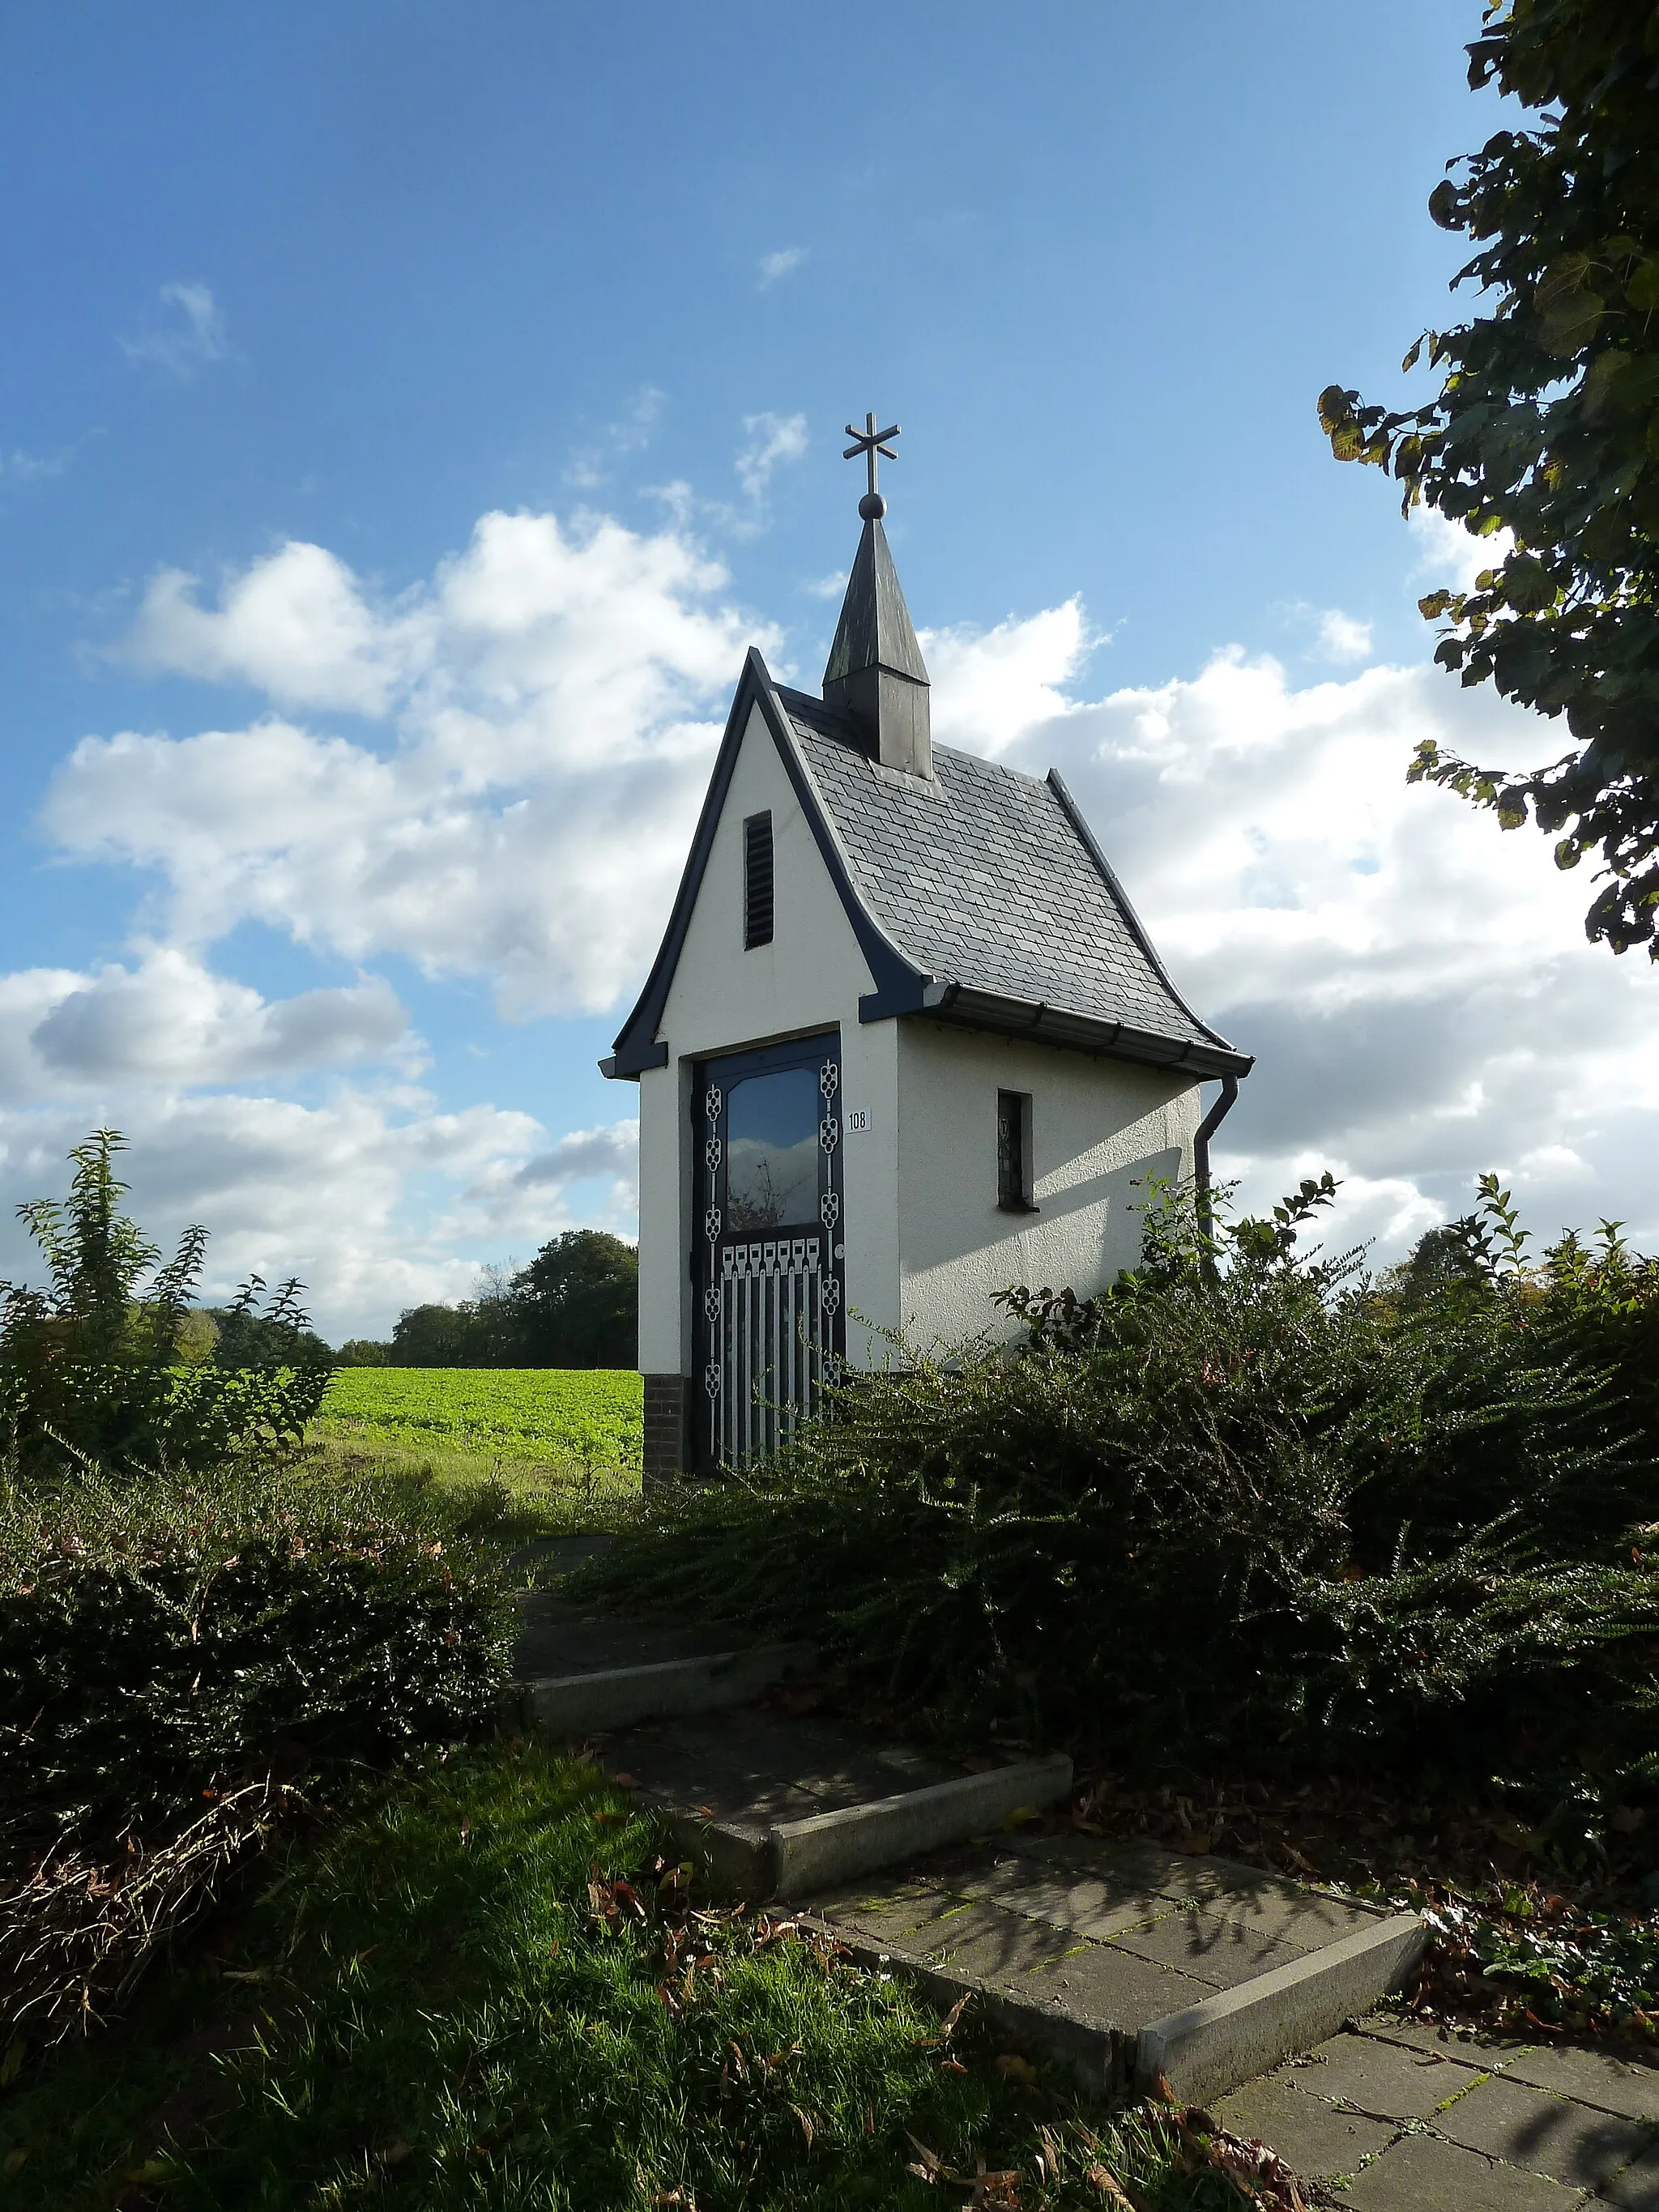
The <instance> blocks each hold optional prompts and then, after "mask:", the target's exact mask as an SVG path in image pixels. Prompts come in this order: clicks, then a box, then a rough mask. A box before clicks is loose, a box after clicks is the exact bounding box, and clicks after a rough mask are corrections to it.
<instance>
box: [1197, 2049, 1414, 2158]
mask: <svg viewBox="0 0 1659 2212" xmlns="http://www.w3.org/2000/svg"><path fill="white" fill-rule="evenodd" d="M1211 2109H1212V2111H1213V2112H1214V2114H1215V2117H1216V2118H1217V2119H1218V2120H1219V2121H1220V2122H1221V2124H1222V2125H1223V2127H1225V2128H1231V2130H1233V2132H1234V2134H1235V2135H1241V2136H1256V2137H1257V2138H1258V2139H1259V2140H1260V2141H1261V2142H1265V2143H1271V2144H1272V2146H1273V2148H1274V2149H1275V2150H1276V2151H1277V2152H1278V2153H1279V2156H1280V2158H1282V2159H1283V2160H1285V2163H1286V2164H1287V2165H1288V2166H1292V2167H1293V2168H1294V2169H1295V2171H1296V2172H1297V2173H1298V2174H1300V2175H1301V2176H1302V2177H1303V2178H1304V2179H1306V2180H1310V2181H1323V2180H1325V2179H1328V2177H1329V2176H1331V2175H1333V2174H1349V2173H1353V2172H1357V2171H1358V2167H1359V2166H1360V2165H1361V2164H1362V2163H1363V2161H1364V2160H1366V2159H1368V2158H1374V2157H1375V2156H1376V2154H1377V2152H1379V2151H1380V2150H1382V2149H1383V2148H1385V2147H1386V2146H1387V2144H1389V2142H1392V2141H1393V2139H1394V2132H1395V2131H1394V2129H1393V2127H1392V2126H1391V2125H1390V2124H1389V2122H1388V2121H1386V2120H1374V2119H1368V2118H1363V2117H1362V2116H1361V2115H1360V2114H1358V2113H1357V2112H1336V2111H1334V2109H1333V2107H1332V2106H1329V2105H1326V2104H1322V2103H1321V2102H1320V2100H1319V2099H1318V2098H1317V2097H1310V2096H1308V2095H1306V2094H1305V2093H1304V2091H1303V2090H1302V2088H1301V2087H1299V2086H1298V2085H1297V2081H1295V2080H1293V2079H1292V2078H1291V2076H1290V2075H1289V2071H1288V2069H1285V2068H1281V2069H1280V2070H1279V2072H1278V2073H1277V2074H1270V2075H1268V2076H1267V2079H1266V2080H1265V2081H1247V2082H1246V2083H1245V2085H1244V2087H1243V2088H1242V2089H1235V2090H1233V2091H1232V2093H1231V2095H1229V2096H1225V2097H1221V2098H1218V2100H1216V2102H1215V2104H1214V2105H1213V2106H1212V2107H1211Z"/></svg>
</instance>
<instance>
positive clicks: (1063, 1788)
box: [605, 1707, 1072, 1902]
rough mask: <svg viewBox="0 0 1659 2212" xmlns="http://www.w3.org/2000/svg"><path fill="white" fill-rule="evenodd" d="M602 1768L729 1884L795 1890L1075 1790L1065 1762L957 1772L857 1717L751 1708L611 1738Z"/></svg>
mask: <svg viewBox="0 0 1659 2212" xmlns="http://www.w3.org/2000/svg"><path fill="white" fill-rule="evenodd" d="M605 1765H606V1766H607V1768H608V1769H609V1770H610V1771H611V1772H612V1773H613V1774H615V1775H617V1777H619V1778H623V1780H624V1781H625V1783H626V1784H627V1786H629V1787H630V1788H633V1789H635V1790H638V1791H639V1793H640V1795H641V1798H642V1800H643V1801H644V1802H646V1803H647V1804H649V1805H650V1806H652V1807H653V1808H654V1809H655V1810H656V1811H658V1812H659V1813H660V1814H663V1815H664V1816H665V1818H666V1820H668V1822H669V1823H670V1825H671V1827H672V1829H673V1831H674V1833H675V1835H676V1836H677V1838H678V1840H679V1844H680V1848H681V1849H682V1850H684V1851H685V1852H686V1853H687V1855H688V1856H689V1857H692V1858H694V1859H696V1861H697V1862H698V1863H700V1864H701V1866H702V1869H703V1870H704V1873H705V1875H706V1876H707V1877H708V1879H710V1880H711V1881H714V1883H715V1884H716V1886H717V1887H720V1889H721V1890H723V1891H725V1892H726V1893H728V1894H731V1895H735V1896H741V1897H747V1898H749V1899H752V1900H754V1901H756V1902H759V1901H761V1900H762V1899H766V1898H771V1897H775V1896H778V1895H780V1894H787V1895H788V1896H790V1897H791V1898H795V1897H799V1896H802V1895H804V1894H807V1893H817V1892H818V1891H820V1890H824V1889H829V1888H831V1887H834V1886H836V1885H837V1884H839V1883H842V1882H847V1881H852V1880H853V1879H854V1878H855V1877H856V1876H858V1875H862V1874H868V1873H872V1872H874V1871H876V1870H878V1869H880V1868H882V1867H885V1866H890V1865H893V1864H896V1863H904V1862H907V1861H909V1860H911V1859H914V1858H915V1857H916V1856H917V1854H918V1853H921V1852H926V1851H932V1850H939V1849H941V1848H943V1847H945V1846H946V1845H949V1844H959V1843H962V1842H963V1841H965V1840H966V1839H967V1838H969V1837H972V1836H982V1835H987V1834H992V1833H994V1832H997V1831H998V1830H1000V1829H1002V1828H1004V1827H1005V1826H1006V1824H1007V1822H1008V1821H1009V1820H1011V1819H1012V1818H1013V1817H1015V1816H1016V1815H1018V1814H1022V1813H1024V1814H1036V1813H1037V1812H1040V1811H1041V1810H1042V1808H1044V1807H1045V1806H1048V1805H1052V1804H1054V1803H1055V1802H1058V1801H1059V1800H1060V1799H1062V1798H1063V1797H1064V1796H1066V1793H1067V1792H1068V1790H1070V1788H1071V1784H1072V1762H1071V1760H1070V1759H1066V1758H1065V1757H1063V1756H1057V1757H1054V1758H1052V1759H1010V1760H1008V1761H1006V1763H1004V1764H1001V1765H996V1766H994V1767H991V1768H989V1769H988V1770H987V1771H984V1772H974V1773H964V1772H963V1770H962V1768H961V1767H960V1765H956V1764H954V1763H953V1762H951V1761H950V1760H948V1759H940V1758H939V1757H938V1756H937V1755H936V1754H933V1753H927V1752H922V1751H917V1750H915V1749H914V1748H912V1747H909V1746H908V1745H904V1744H895V1743H892V1742H890V1741H888V1740H886V1739H885V1738H884V1737H882V1736H879V1735H876V1734H874V1733H873V1732H872V1731H870V1730H867V1729H860V1728H858V1727H856V1726H854V1725H852V1724H848V1723H843V1724H836V1725H830V1724H829V1723H825V1722H823V1721H818V1720H813V1719H808V1718H805V1717H792V1716H790V1715H789V1714H787V1713H781V1712H778V1711H767V1710H765V1709H763V1708H758V1707H757V1708H751V1709H750V1710H748V1711H734V1712H731V1713H728V1714H726V1715H725V1716H723V1717H721V1718H720V1720H719V1721H714V1720H706V1721H702V1722H698V1721H696V1720H691V1719H688V1720H685V1721H683V1722H679V1723H670V1724H665V1725H664V1726H661V1727H658V1728H652V1727H642V1728H637V1729H629V1730H627V1731H623V1732H619V1733H617V1734H616V1735H611V1736H609V1737H607V1739H606V1741H605Z"/></svg>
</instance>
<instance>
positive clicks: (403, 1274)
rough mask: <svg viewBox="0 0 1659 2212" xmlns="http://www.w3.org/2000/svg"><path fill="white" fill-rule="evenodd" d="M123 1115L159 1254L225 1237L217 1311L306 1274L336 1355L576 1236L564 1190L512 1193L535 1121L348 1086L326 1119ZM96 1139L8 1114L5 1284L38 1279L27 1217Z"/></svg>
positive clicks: (222, 1109) (2, 1124) (71, 1119)
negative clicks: (563, 1236)
mask: <svg viewBox="0 0 1659 2212" xmlns="http://www.w3.org/2000/svg"><path fill="white" fill-rule="evenodd" d="M119 1104H120V1114H119V1117H118V1118H119V1122H120V1126H121V1127H122V1129H123V1130H124V1132H125V1134H126V1136H127V1137H128V1138H129V1139H130V1140H131V1152H129V1153H128V1154H127V1156H126V1159H125V1164H124V1167H123V1173H124V1176H125V1177H126V1179H127V1180H128V1181H129V1182H131V1185H132V1196H131V1200H130V1201H129V1204H130V1208H131V1212H132V1213H133V1215H134V1217H135V1218H137V1220H138V1221H139V1222H140V1223H142V1225H143V1227H144V1229H145V1230H146V1231H147V1232H148V1233H149V1235H150V1236H151V1237H154V1238H155V1240H156V1241H157V1242H158V1243H163V1244H164V1245H167V1244H170V1243H171V1242H172V1240H173V1238H175V1237H177V1235H178V1233H179V1230H180V1229H182V1228H183V1227H184V1226H185V1224H186V1223H187V1222H191V1221H201V1222H204V1223H205V1224H206V1225H207V1227H208V1228H209V1230H210V1231H211V1232H212V1233H211V1240H210V1244H209V1247H208V1265H207V1273H206V1277H205V1279H204V1297H205V1302H206V1303H208V1304H216V1303H219V1302H221V1301H222V1300H224V1299H225V1298H227V1297H229V1296H230V1295H231V1293H232V1292H233V1291H234V1289H235V1288H236V1286H237V1285H238V1284H239V1283H240V1282H241V1281H243V1280H244V1279H246V1276H247V1275H248V1274H250V1273H258V1274H261V1275H263V1276H264V1278H265V1279H266V1280H267V1281H268V1282H276V1281H278V1280H280V1279H283V1278H284V1277H286V1276H288V1275H290V1274H297V1275H299V1276H300V1277H301V1279H302V1280H303V1281H304V1282H305V1283H306V1284H307V1285H308V1289H309V1296H308V1304H309V1305H310V1307H311V1310H312V1312H313V1316H314V1317H315V1318H316V1320H317V1322H318V1323H319V1327H320V1328H322V1330H323V1333H324V1334H325V1335H326V1336H329V1337H330V1338H331V1339H333V1340H336V1341H337V1340H339V1339H340V1338H341V1337H342V1336H344V1335H348V1334H349V1335H360V1334H384V1333H385V1332H386V1330H388V1329H389V1328H390V1326H391V1324H392V1322H393V1320H395V1318H396V1317H397V1315H398V1312H399V1311H400V1310H402V1309H403V1308H404V1306H410V1305H416V1304H420V1303H421V1302H422V1300H424V1299H428V1298H459V1297H466V1296H467V1295H468V1294H469V1292H470V1291H471V1286H472V1284H473V1282H474V1280H475V1279H476V1277H477V1272H478V1267H479V1265H480V1261H481V1260H482V1259H483V1258H484V1257H485V1256H486V1255H487V1254H488V1253H489V1251H490V1250H491V1249H495V1247H496V1246H497V1245H498V1244H499V1243H500V1240H501V1237H502V1236H503V1234H506V1235H507V1236H508V1237H511V1239H512V1240H513V1242H514V1243H516V1244H517V1245H518V1246H519V1247H520V1248H521V1249H528V1250H533V1249H535V1248H536V1247H537V1246H538V1245H539V1244H541V1243H544V1241H545V1240H546V1238H548V1237H551V1236H554V1235H556V1233H557V1232H558V1231H560V1230H561V1229H564V1228H568V1227H570V1226H572V1225H573V1219H572V1216H571V1214H570V1212H569V1211H568V1208H567V1206H565V1204H564V1203H563V1201H562V1197H561V1195H560V1194H559V1193H558V1192H557V1191H556V1190H553V1191H547V1192H542V1191H538V1190H534V1189H526V1190H513V1188H512V1178H513V1174H514V1173H515V1171H516V1170H517V1169H518V1167H519V1166H520V1164H522V1163H523V1161H524V1160H525V1159H526V1158H529V1157H530V1156H531V1155H532V1153H533V1152H535V1151H536V1149H537V1147H538V1145H539V1144H540V1143H542V1142H543V1140H544V1131H543V1130H542V1129H541V1127H540V1126H539V1125H538V1123H537V1122H536V1121H533V1120H532V1118H531V1116H530V1115H527V1114H518V1113H511V1112H503V1111H502V1110H501V1109H498V1108H496V1107H493V1106H475V1107H470V1108H468V1109H466V1110H465V1112H462V1113H459V1114H444V1113H440V1112H438V1111H437V1110H436V1109H435V1107H434V1105H433V1103H432V1101H431V1100H430V1098H428V1097H426V1096H425V1094H424V1093H422V1092H421V1091H414V1090H395V1091H366V1090H361V1089H356V1088H353V1087H351V1086H349V1085H342V1086H341V1087H340V1088H339V1089H337V1091H335V1092H334V1093H333V1094H332V1095H331V1097H330V1098H329V1099H328V1100H327V1101H326V1103H324V1104H322V1105H319V1106H308V1105H301V1104H296V1103H294V1102H293V1101H291V1100H287V1099H281V1098H273V1097H260V1096H258V1095H252V1094H229V1095H221V1096H216V1097H194V1098H189V1097H184V1098H181V1097H162V1096H158V1095H139V1096H137V1097H131V1096H129V1097H124V1098H122V1099H121V1100H120V1102H119ZM88 1126H89V1122H88V1115H87V1113H86V1111H85V1109H82V1108H79V1107H68V1108H65V1107H61V1106H54V1107H52V1108H47V1109H37V1110H35V1111H33V1112H31V1113H20V1112H8V1111H6V1110H4V1109H0V1277H5V1278H9V1279H13V1280H19V1279H22V1280H29V1279H35V1280H38V1279H40V1273H41V1268H40V1261H39V1257H38V1255H35V1253H34V1252H33V1247H32V1246H31V1245H30V1244H29V1243H28V1240H27V1237H26V1235H25V1234H24V1233H23V1231H22V1230H21V1226H20V1225H17V1224H16V1223H15V1219H14V1208H15V1204H16V1202H17V1201H18V1200H21V1199H26V1198H41V1197H57V1196H59V1195H61V1194H62V1192H63V1190H64V1185H65V1182H66V1180H67V1170H66V1169H65V1167H64V1156H65V1154H66V1153H67V1152H68V1151H69V1148H70V1146H71V1145H74V1144H76V1143H78V1142H79V1141H80V1140H81V1139H82V1138H83V1137H84V1136H85V1134H86V1131H87V1128H88ZM434 1185H437V1186H439V1187H440V1188H441V1191H443V1192H446V1193H447V1196H441V1198H440V1200H439V1201H438V1203H437V1204H436V1205H435V1206H432V1207H430V1208H428V1206H425V1205H424V1204H423V1203H422V1202H417V1201H416V1200H414V1198H413V1195H412V1194H414V1193H415V1192H416V1191H421V1192H425V1191H427V1190H428V1189H430V1188H431V1187H432V1186H434ZM469 1246H470V1247H471V1251H470V1252H469V1250H468V1249H467V1248H468V1247H469Z"/></svg>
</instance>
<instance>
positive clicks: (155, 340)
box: [121, 283, 229, 380]
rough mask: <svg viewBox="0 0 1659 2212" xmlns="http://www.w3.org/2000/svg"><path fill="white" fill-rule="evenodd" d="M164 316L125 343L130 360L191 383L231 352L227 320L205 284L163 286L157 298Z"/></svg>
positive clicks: (123, 340)
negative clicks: (200, 373)
mask: <svg viewBox="0 0 1659 2212" xmlns="http://www.w3.org/2000/svg"><path fill="white" fill-rule="evenodd" d="M156 297H157V299H158V300H159V301H160V302H161V310H162V312H161V314H159V315H156V316H154V317H152V319H151V320H150V322H149V324H148V325H146V327H145V328H144V329H143V330H141V331H137V333H136V334H135V335H133V336H132V337H124V338H123V339H122V340H121V350H122V352H123V353H124V354H125V356H126V357H127V359H128V360H129V361H131V362H142V363H144V364H146V365H147V366H148V367H149V368H160V369H165V370H166V371H167V374H169V375H172V376H176V377H179V378H180V379H182V380H188V379H189V378H191V377H192V376H194V375H195V374H197V370H199V369H202V368H206V367H207V366H208V364H209V363H210V362H216V361H222V360H223V359H224V357H225V356H226V354H227V353H228V350H229V346H228V340H227V337H226V333H225V319H224V316H223V314H222V313H221V311H220V307H219V304H218V302H217V301H216V300H215V298H214V296H213V294H212V292H211V290H210V289H209V287H208V286H207V285H205V284H203V283H188V284H185V283H178V284H163V285H162V287H161V290H160V292H159V293H158V294H157V295H156Z"/></svg>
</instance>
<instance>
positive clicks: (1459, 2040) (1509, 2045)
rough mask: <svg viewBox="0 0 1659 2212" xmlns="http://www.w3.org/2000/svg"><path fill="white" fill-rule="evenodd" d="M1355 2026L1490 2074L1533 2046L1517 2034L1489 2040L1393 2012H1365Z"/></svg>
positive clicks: (1380, 2036)
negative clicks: (1511, 2036)
mask: <svg viewBox="0 0 1659 2212" xmlns="http://www.w3.org/2000/svg"><path fill="white" fill-rule="evenodd" d="M1358 2029H1359V2033H1360V2034H1362V2035H1374V2036H1376V2037H1377V2038H1378V2039H1380V2040H1381V2041H1383V2042H1384V2043H1402V2044H1404V2045H1407V2048H1408V2049H1410V2050H1413V2051H1438V2052H1439V2053H1440V2055H1441V2057H1443V2058H1456V2059H1460V2060H1461V2061H1462V2063H1463V2064H1464V2065H1466V2066H1479V2067H1480V2068H1482V2069H1484V2070H1485V2071H1486V2072H1487V2073H1489V2074H1490V2073H1496V2072H1498V2071H1500V2070H1501V2069H1503V2068H1504V2067H1506V2066H1508V2065H1510V2063H1512V2061H1514V2060H1515V2059H1516V2058H1519V2057H1521V2056H1522V2052H1524V2051H1530V2050H1531V2049H1532V2048H1533V2045H1531V2044H1530V2043H1528V2042H1526V2041H1524V2040H1522V2039H1520V2038H1518V2037H1516V2038H1510V2039H1509V2040H1507V2041H1504V2042H1488V2041H1486V2040H1485V2039H1482V2038H1481V2037H1480V2036H1478V2035H1460V2034H1458V2033H1455V2031H1454V2030H1452V2029H1450V2028H1448V2027H1441V2026H1440V2024H1439V2023H1438V2021H1427V2020H1413V2019H1412V2018H1410V2017H1409V2015H1405V2014H1399V2013H1392V2012H1383V2011H1376V2012H1368V2013H1367V2014H1366V2015H1365V2017H1364V2019H1363V2020H1362V2021H1359V2022H1358Z"/></svg>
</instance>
